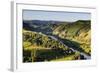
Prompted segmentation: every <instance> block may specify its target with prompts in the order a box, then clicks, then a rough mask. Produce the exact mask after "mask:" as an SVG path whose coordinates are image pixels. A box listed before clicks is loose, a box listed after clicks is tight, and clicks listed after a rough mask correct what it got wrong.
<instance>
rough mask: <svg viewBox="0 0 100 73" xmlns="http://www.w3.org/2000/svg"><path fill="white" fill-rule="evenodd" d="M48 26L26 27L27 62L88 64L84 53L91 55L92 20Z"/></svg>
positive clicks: (25, 48)
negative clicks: (69, 61)
mask: <svg viewBox="0 0 100 73" xmlns="http://www.w3.org/2000/svg"><path fill="white" fill-rule="evenodd" d="M42 23H43V22H42ZM46 23H47V24H44V25H42V24H32V23H31V24H30V26H29V25H28V23H27V24H24V26H23V34H22V35H23V62H25V63H26V62H41V61H66V60H84V59H86V58H85V57H84V56H83V55H82V54H81V53H85V54H86V55H88V56H90V55H91V47H90V45H91V25H90V24H91V23H90V21H89V20H87V21H85V20H79V21H76V22H72V23H68V22H59V23H58V22H57V24H51V23H48V22H46Z"/></svg>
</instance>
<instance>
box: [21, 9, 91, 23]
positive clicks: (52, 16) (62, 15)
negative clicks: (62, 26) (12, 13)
mask: <svg viewBox="0 0 100 73" xmlns="http://www.w3.org/2000/svg"><path fill="white" fill-rule="evenodd" d="M23 20H40V21H64V22H75V21H77V20H91V14H90V13H83V12H62V11H58V12H57V11H38V10H23Z"/></svg>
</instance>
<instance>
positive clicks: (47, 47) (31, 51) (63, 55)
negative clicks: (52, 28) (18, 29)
mask: <svg viewBox="0 0 100 73" xmlns="http://www.w3.org/2000/svg"><path fill="white" fill-rule="evenodd" d="M78 56H79V53H78V54H77V53H76V52H73V51H72V50H71V49H70V48H69V47H66V46H64V45H63V44H62V43H60V42H59V41H57V40H54V39H52V38H50V37H49V36H47V35H45V34H42V33H37V32H33V31H28V30H23V62H38V61H52V60H59V59H62V60H67V59H68V60H76V59H78V58H76V57H78Z"/></svg>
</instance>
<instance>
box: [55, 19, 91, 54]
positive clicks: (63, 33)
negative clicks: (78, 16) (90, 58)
mask: <svg viewBox="0 0 100 73" xmlns="http://www.w3.org/2000/svg"><path fill="white" fill-rule="evenodd" d="M90 24H91V23H90V21H89V20H87V21H84V20H79V21H77V22H73V23H69V24H68V23H67V24H66V23H62V24H59V26H58V27H56V28H55V30H54V31H53V34H54V35H58V36H59V37H61V38H63V39H67V40H70V41H74V42H77V43H79V44H80V45H79V46H80V47H81V48H80V49H81V50H84V52H85V53H87V54H89V55H90V54H91V47H90V45H91V25H90Z"/></svg>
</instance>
